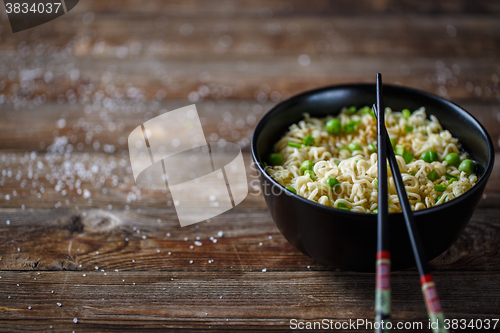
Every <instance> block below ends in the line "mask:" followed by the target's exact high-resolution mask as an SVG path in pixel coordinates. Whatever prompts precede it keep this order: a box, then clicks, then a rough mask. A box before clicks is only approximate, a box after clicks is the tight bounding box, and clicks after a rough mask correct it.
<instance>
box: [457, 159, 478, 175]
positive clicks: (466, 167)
mask: <svg viewBox="0 0 500 333" xmlns="http://www.w3.org/2000/svg"><path fill="white" fill-rule="evenodd" d="M458 170H460V171H462V172H465V173H466V174H467V175H470V174H472V173H474V172H476V163H474V161H472V160H469V159H466V160H463V161H462V163H460V165H459V166H458Z"/></svg>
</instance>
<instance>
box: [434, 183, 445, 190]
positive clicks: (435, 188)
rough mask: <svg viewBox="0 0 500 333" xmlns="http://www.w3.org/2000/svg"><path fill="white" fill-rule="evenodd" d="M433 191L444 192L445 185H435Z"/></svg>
mask: <svg viewBox="0 0 500 333" xmlns="http://www.w3.org/2000/svg"><path fill="white" fill-rule="evenodd" d="M434 191H436V192H444V191H446V184H436V185H434Z"/></svg>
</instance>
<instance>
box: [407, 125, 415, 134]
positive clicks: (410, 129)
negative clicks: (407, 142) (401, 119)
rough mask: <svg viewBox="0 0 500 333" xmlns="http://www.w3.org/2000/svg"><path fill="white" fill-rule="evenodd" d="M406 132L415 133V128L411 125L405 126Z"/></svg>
mask: <svg viewBox="0 0 500 333" xmlns="http://www.w3.org/2000/svg"><path fill="white" fill-rule="evenodd" d="M405 132H408V133H410V132H413V126H410V125H405Z"/></svg>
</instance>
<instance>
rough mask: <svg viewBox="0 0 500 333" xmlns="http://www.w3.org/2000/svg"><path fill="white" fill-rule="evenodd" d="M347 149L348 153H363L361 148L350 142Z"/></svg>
mask: <svg viewBox="0 0 500 333" xmlns="http://www.w3.org/2000/svg"><path fill="white" fill-rule="evenodd" d="M347 148H349V150H350V151H356V150H359V151H363V149H362V148H361V146H360V145H359V144H357V143H356V142H351V143H350V144H348V145H347Z"/></svg>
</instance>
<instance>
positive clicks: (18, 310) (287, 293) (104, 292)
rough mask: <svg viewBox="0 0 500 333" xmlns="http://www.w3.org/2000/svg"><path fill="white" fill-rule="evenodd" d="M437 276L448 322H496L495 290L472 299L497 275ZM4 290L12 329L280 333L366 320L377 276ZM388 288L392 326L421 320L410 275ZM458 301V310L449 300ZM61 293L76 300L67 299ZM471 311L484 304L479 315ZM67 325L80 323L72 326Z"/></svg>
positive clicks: (100, 276) (207, 278) (192, 276)
mask: <svg viewBox="0 0 500 333" xmlns="http://www.w3.org/2000/svg"><path fill="white" fill-rule="evenodd" d="M61 275H62V276H63V281H61V280H60V276H61ZM434 276H435V280H436V283H437V284H438V285H439V286H440V289H439V292H440V298H441V300H442V302H443V304H444V305H443V310H444V311H445V313H447V314H448V317H449V318H464V319H477V318H481V319H483V318H484V319H485V318H492V317H495V315H498V307H499V305H500V303H499V299H500V293H499V290H498V288H494V287H492V288H487V290H485V292H484V293H481V294H480V295H478V294H477V292H476V290H477V289H476V288H479V287H480V286H488V285H490V286H494V285H495V284H496V281H497V279H498V274H496V273H488V272H477V273H473V272H466V273H463V274H460V275H458V274H456V273H455V272H439V273H436V274H434ZM35 278H36V280H34V279H35ZM17 284H19V286H17ZM2 285H3V286H4V287H5V289H6V290H5V294H7V295H9V296H10V297H11V298H10V299H6V300H5V298H4V299H2V301H1V302H2V307H1V308H0V309H1V313H2V318H1V319H0V320H1V321H2V326H3V327H4V328H9V329H16V330H18V329H27V330H48V329H49V326H52V328H54V329H56V330H64V329H65V330H68V329H69V330H78V331H91V330H94V329H96V328H98V329H100V330H110V331H117V330H122V329H125V330H135V329H140V330H160V329H179V328H183V329H188V330H193V331H194V330H201V331H203V330H208V329H209V328H212V329H215V330H248V331H260V330H266V331H267V330H285V329H287V328H289V327H290V326H289V325H290V319H293V318H296V319H302V320H311V321H321V320H322V319H324V318H327V319H332V320H334V321H344V320H349V319H353V320H356V319H359V318H365V319H370V318H371V317H372V312H373V310H372V308H373V301H372V297H373V295H372V294H373V289H374V275H373V274H357V273H347V272H287V273H280V272H265V273H264V272H243V273H242V272H238V273H231V272H228V273H226V274H225V275H224V276H222V277H221V276H220V274H219V273H201V272H148V273H147V274H145V273H144V272H140V271H136V272H107V273H106V275H104V273H103V272H89V273H87V274H86V276H83V274H81V273H78V272H63V273H57V272H40V274H38V273H36V272H2ZM392 288H393V295H394V303H393V309H394V310H393V312H394V316H393V321H394V322H396V321H408V320H412V321H422V322H427V318H426V312H425V307H424V304H423V302H422V299H421V298H422V296H421V295H420V292H419V289H420V288H419V285H418V281H417V279H416V273H415V272H406V273H405V272H401V273H395V274H394V275H393V279H392ZM52 291H53V293H52ZM457 293H460V295H461V296H460V299H461V302H452V301H451V300H453V299H456V294H457ZM34 294H37V295H40V297H34ZM66 295H73V297H72V298H70V299H68V298H67V297H66ZM145 295H148V296H147V297H144V296H145ZM58 302H59V303H61V306H60V307H59V306H58V305H57V303H58ZM464 303H465V304H466V305H467V311H464ZM477 304H481V308H480V310H479V309H477V306H476V305H477ZM29 306H31V309H28V307H29ZM352 307H355V308H357V311H356V313H353V312H352V311H351V310H350V309H351V308H352ZM42 318H43V319H42ZM73 318H77V320H78V323H77V324H74V323H73V322H72V321H73ZM16 319H18V320H19V319H22V322H20V321H16ZM124 323H130V324H129V325H124ZM21 325H23V326H21Z"/></svg>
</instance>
